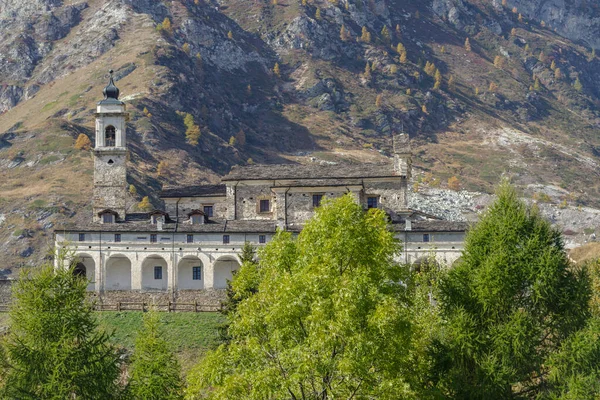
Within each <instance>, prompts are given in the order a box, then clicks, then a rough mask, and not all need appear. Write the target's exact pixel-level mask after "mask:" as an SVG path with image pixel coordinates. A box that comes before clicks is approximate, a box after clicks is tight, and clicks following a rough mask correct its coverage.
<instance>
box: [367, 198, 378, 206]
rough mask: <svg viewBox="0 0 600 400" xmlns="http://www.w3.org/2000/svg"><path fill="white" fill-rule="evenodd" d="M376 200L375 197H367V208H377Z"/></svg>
mask: <svg viewBox="0 0 600 400" xmlns="http://www.w3.org/2000/svg"><path fill="white" fill-rule="evenodd" d="M378 200H379V199H378V198H377V197H367V208H377V206H378Z"/></svg>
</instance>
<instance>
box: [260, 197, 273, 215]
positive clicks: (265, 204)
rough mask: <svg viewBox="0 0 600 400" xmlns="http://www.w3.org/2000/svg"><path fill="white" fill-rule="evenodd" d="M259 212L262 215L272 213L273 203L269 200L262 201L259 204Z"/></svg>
mask: <svg viewBox="0 0 600 400" xmlns="http://www.w3.org/2000/svg"><path fill="white" fill-rule="evenodd" d="M259 211H260V212H261V213H265V212H269V211H271V202H270V201H269V200H261V201H260V203H259Z"/></svg>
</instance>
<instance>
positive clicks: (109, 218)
mask: <svg viewBox="0 0 600 400" xmlns="http://www.w3.org/2000/svg"><path fill="white" fill-rule="evenodd" d="M113 218H114V215H112V214H102V223H104V224H112V223H113Z"/></svg>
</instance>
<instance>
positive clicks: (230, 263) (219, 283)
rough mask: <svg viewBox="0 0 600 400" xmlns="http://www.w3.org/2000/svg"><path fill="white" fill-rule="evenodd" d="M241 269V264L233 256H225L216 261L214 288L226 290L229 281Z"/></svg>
mask: <svg viewBox="0 0 600 400" xmlns="http://www.w3.org/2000/svg"><path fill="white" fill-rule="evenodd" d="M239 268H240V263H239V262H238V260H236V259H235V258H234V257H233V256H224V257H221V258H219V259H217V261H215V263H214V266H213V273H214V279H213V287H214V288H215V289H225V288H226V287H227V281H228V280H231V279H232V278H233V272H235V271H237V270H238V269H239Z"/></svg>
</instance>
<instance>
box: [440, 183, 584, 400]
mask: <svg viewBox="0 0 600 400" xmlns="http://www.w3.org/2000/svg"><path fill="white" fill-rule="evenodd" d="M497 196H498V198H497V200H496V201H495V202H494V203H493V204H492V205H491V206H490V208H489V209H488V210H487V212H486V213H485V214H483V216H482V217H481V218H480V220H479V222H478V223H477V224H476V225H475V226H474V227H473V228H472V229H470V230H469V233H468V234H467V238H466V241H465V249H464V251H463V254H462V261H461V262H460V263H459V264H458V265H456V266H454V268H452V269H450V270H449V272H448V273H447V275H446V276H444V277H443V279H442V282H441V284H440V293H439V304H440V309H441V313H442V320H443V321H446V323H445V324H444V326H443V327H441V328H440V330H442V331H444V332H446V334H447V336H446V338H445V339H444V340H442V341H441V342H440V343H438V344H437V345H436V346H435V348H436V349H435V351H434V352H435V353H436V354H437V357H436V361H437V364H435V365H434V368H433V369H432V371H433V376H432V377H430V378H429V379H431V381H432V382H436V386H437V388H438V389H439V390H441V391H442V393H446V394H447V395H449V396H450V397H452V398H471V399H488V398H489V399H508V398H524V397H527V398H536V395H540V394H541V393H542V392H543V391H544V390H545V388H546V387H547V384H548V376H547V369H546V366H547V364H548V362H549V361H550V359H551V356H552V355H553V354H556V353H557V352H558V351H559V350H560V348H561V345H562V344H563V343H564V342H565V341H566V340H567V339H569V338H570V337H571V335H573V333H575V332H577V331H578V330H579V329H580V328H582V327H583V325H584V324H585V322H586V320H587V318H588V316H589V311H588V305H587V303H588V301H589V298H590V289H589V280H588V279H587V276H586V274H585V272H584V271H582V270H578V269H573V268H572V267H571V265H570V264H569V260H568V257H567V254H566V252H565V250H564V246H563V242H562V237H561V234H560V232H559V231H557V230H556V229H554V228H553V227H552V226H551V225H550V223H549V222H547V221H546V220H545V219H544V218H543V217H542V216H541V215H540V214H539V212H538V211H537V210H536V209H534V208H529V207H527V206H526V205H525V204H524V203H523V202H522V201H520V200H519V198H518V196H517V193H516V191H515V190H514V189H513V188H512V187H511V186H510V185H509V184H508V183H507V182H506V181H504V182H503V183H502V184H501V185H500V187H499V189H498V191H497Z"/></svg>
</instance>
